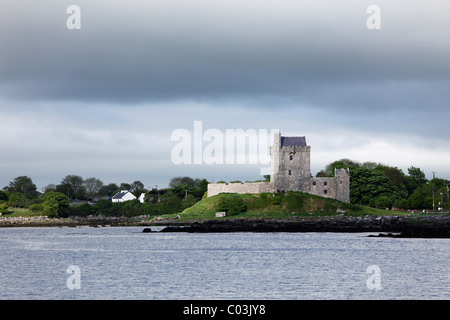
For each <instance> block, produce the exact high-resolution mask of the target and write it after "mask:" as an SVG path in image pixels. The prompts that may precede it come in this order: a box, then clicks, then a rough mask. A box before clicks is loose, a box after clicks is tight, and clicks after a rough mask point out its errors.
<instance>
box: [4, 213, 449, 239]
mask: <svg viewBox="0 0 450 320" xmlns="http://www.w3.org/2000/svg"><path fill="white" fill-rule="evenodd" d="M177 218H178V219H177ZM177 218H166V219H163V218H161V217H157V218H153V219H150V217H148V216H142V217H132V218H127V217H103V216H88V217H70V218H48V217H45V216H36V217H0V227H62V226H67V227H75V226H81V225H84V226H86V225H87V226H91V227H105V226H145V227H147V228H145V229H144V230H143V231H144V232H155V231H156V230H158V232H190V233H207V232H210V233H212V232H371V233H378V235H376V236H379V237H396V238H399V237H407V238H411V237H417V238H450V215H424V216H416V215H414V216H396V215H390V216H370V215H368V216H361V217H351V216H346V215H337V216H329V217H303V218H289V219H264V218H255V219H244V218H236V219H215V220H199V221H191V222H181V221H179V220H180V219H179V217H177ZM154 226H157V227H158V228H154ZM161 227H163V228H162V230H161ZM159 230H160V231H159Z"/></svg>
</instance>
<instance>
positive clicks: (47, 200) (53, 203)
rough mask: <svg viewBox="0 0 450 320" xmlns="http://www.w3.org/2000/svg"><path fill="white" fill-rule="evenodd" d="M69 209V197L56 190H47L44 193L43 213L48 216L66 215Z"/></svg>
mask: <svg viewBox="0 0 450 320" xmlns="http://www.w3.org/2000/svg"><path fill="white" fill-rule="evenodd" d="M68 210H69V199H68V197H67V196H66V195H65V194H63V193H61V192H56V191H50V192H47V193H46V194H45V195H44V208H43V213H44V214H45V215H47V216H48V217H65V216H67V214H68Z"/></svg>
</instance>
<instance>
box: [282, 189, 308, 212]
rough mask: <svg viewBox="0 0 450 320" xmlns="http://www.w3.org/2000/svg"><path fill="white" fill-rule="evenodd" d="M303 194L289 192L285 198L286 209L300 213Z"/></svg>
mask: <svg viewBox="0 0 450 320" xmlns="http://www.w3.org/2000/svg"><path fill="white" fill-rule="evenodd" d="M303 198H304V195H303V193H295V192H292V191H289V192H288V193H287V195H286V196H285V201H286V209H287V210H289V211H297V212H298V211H301V209H302V208H303Z"/></svg>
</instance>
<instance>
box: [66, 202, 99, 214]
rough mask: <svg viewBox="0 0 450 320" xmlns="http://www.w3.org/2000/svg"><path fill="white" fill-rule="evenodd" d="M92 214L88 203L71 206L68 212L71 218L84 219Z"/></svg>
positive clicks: (93, 211)
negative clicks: (79, 217) (78, 217)
mask: <svg viewBox="0 0 450 320" xmlns="http://www.w3.org/2000/svg"><path fill="white" fill-rule="evenodd" d="M94 213H95V210H94V208H93V207H92V206H91V205H90V204H88V203H83V204H80V205H78V206H73V207H71V208H70V210H69V215H72V216H81V217H86V216H88V215H90V214H94Z"/></svg>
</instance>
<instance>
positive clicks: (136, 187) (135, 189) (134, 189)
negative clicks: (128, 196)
mask: <svg viewBox="0 0 450 320" xmlns="http://www.w3.org/2000/svg"><path fill="white" fill-rule="evenodd" d="M146 191H147V190H145V188H144V184H143V183H142V182H141V181H139V180H137V181H134V182H133V183H132V184H131V185H130V192H131V193H132V194H134V195H135V196H136V197H139V196H140V195H141V193H144V192H146Z"/></svg>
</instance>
